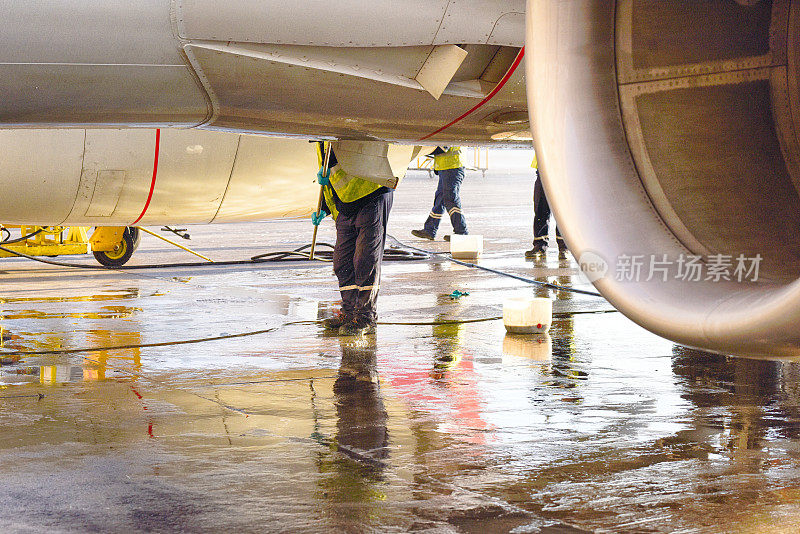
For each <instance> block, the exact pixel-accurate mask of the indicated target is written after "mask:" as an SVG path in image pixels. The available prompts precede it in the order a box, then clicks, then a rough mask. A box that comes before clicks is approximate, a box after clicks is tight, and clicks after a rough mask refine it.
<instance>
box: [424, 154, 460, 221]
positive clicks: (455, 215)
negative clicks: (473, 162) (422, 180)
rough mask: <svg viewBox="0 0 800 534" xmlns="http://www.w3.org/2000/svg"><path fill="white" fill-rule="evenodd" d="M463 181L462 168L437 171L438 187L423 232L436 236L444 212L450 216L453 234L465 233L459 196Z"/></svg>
mask: <svg viewBox="0 0 800 534" xmlns="http://www.w3.org/2000/svg"><path fill="white" fill-rule="evenodd" d="M463 181H464V167H459V168H457V169H448V170H446V171H439V186H438V187H437V188H436V194H435V195H434V197H433V209H431V213H430V215H428V219H427V220H426V221H425V231H426V232H428V233H429V234H431V235H432V236H435V235H436V230H438V229H439V223H440V222H442V214H443V213H444V211H445V210H447V213H448V214H449V215H450V222H451V223H452V224H453V232H455V233H456V234H466V233H467V221H466V219H464V214H463V213H461V197H460V195H459V191H460V190H461V182H463Z"/></svg>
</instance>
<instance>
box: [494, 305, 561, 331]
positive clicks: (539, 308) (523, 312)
mask: <svg viewBox="0 0 800 534" xmlns="http://www.w3.org/2000/svg"><path fill="white" fill-rule="evenodd" d="M552 321H553V301H551V300H550V299H546V298H534V297H530V298H513V299H508V300H506V301H505V302H504V303H503V324H504V325H505V327H506V331H507V332H509V333H512V334H543V333H545V332H547V331H548V330H549V329H550V324H551V323H552Z"/></svg>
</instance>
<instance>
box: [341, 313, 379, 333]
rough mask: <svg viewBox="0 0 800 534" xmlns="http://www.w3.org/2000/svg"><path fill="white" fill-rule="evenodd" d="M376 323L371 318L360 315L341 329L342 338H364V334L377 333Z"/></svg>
mask: <svg viewBox="0 0 800 534" xmlns="http://www.w3.org/2000/svg"><path fill="white" fill-rule="evenodd" d="M375 327H376V324H375V321H374V320H373V319H371V318H369V317H365V316H363V315H359V316H356V317H353V319H352V320H351V321H349V322H347V323H345V324H344V325H342V327H341V328H340V329H339V334H340V335H342V336H363V335H364V334H373V333H375Z"/></svg>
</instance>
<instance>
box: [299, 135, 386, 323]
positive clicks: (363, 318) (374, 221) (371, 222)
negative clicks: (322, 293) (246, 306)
mask: <svg viewBox="0 0 800 534" xmlns="http://www.w3.org/2000/svg"><path fill="white" fill-rule="evenodd" d="M327 146H328V145H327V143H326V144H325V145H323V143H317V156H318V161H319V165H320V171H319V173H318V175H317V179H318V181H319V183H320V184H321V185H322V186H323V195H324V202H323V207H322V210H321V211H320V213H319V214H314V215H313V216H312V222H313V223H314V224H315V225H319V223H320V222H321V221H322V219H323V218H324V217H325V216H326V215H327V214H329V213H330V214H331V215H332V216H333V218H334V220H335V221H336V245H335V247H334V251H333V271H334V273H335V274H336V277H337V278H338V279H339V291H340V293H341V295H342V309H341V312H340V313H339V314H337V315H336V316H335V317H333V318H331V319H327V320H326V321H324V323H323V324H324V326H325V328H326V329H329V330H334V329H336V330H338V331H339V333H340V334H343V335H360V334H365V333H371V332H374V331H375V325H376V321H377V318H378V314H377V311H376V303H377V300H378V289H379V288H380V277H381V262H382V261H383V249H384V246H385V244H386V224H387V222H388V220H389V212H390V211H391V209H392V200H393V197H394V190H393V189H389V188H388V187H383V186H381V185H378V184H376V183H373V182H370V181H369V180H366V179H364V178H359V177H358V176H353V175H350V174H348V173H346V172H345V171H344V170H343V169H342V168H341V167H340V166H339V164H338V162H337V160H336V155H335V154H334V153H333V151H332V150H331V154H330V156H329V161H328V169H327V170H328V172H327V173H323V166H324V163H323V154H324V152H323V150H325V149H326V148H327ZM327 150H330V148H327Z"/></svg>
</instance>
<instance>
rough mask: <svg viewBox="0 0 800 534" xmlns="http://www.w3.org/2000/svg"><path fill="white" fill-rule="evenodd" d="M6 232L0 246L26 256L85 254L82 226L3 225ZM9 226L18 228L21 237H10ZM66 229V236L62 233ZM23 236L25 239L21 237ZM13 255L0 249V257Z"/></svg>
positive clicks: (85, 245) (86, 243)
mask: <svg viewBox="0 0 800 534" xmlns="http://www.w3.org/2000/svg"><path fill="white" fill-rule="evenodd" d="M2 228H4V229H5V230H7V232H3V233H4V234H6V233H7V234H8V237H7V238H6V239H3V242H2V246H3V248H7V249H9V250H13V251H15V252H20V253H22V254H27V255H28V256H60V255H63V254H86V252H88V250H89V248H88V242H87V239H86V232H87V230H88V229H87V228H86V227H83V226H75V227H69V228H67V227H64V226H3V227H2ZM10 228H19V229H20V232H21V237H20V238H18V239H13V238H11V232H10V231H8V230H9V229H10ZM65 231H66V236H65V235H64V234H65ZM23 238H25V239H23ZM8 256H12V257H13V256H14V254H12V253H10V252H5V251H3V250H0V257H8Z"/></svg>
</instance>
